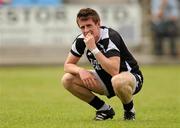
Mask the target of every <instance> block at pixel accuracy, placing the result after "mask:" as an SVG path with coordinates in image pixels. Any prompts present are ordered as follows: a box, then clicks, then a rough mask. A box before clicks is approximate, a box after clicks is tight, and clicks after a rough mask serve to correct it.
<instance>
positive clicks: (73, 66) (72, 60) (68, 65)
mask: <svg viewBox="0 0 180 128" xmlns="http://www.w3.org/2000/svg"><path fill="white" fill-rule="evenodd" d="M79 59H80V57H76V56H74V55H73V54H71V53H69V55H68V57H67V59H66V61H65V63H64V71H65V72H66V73H71V74H79V70H80V67H79V66H77V62H78V61H79Z"/></svg>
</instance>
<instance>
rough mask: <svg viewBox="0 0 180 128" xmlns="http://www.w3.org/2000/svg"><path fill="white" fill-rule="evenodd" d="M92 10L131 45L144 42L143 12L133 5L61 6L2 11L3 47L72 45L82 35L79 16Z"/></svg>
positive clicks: (0, 12) (0, 32) (0, 39)
mask: <svg viewBox="0 0 180 128" xmlns="http://www.w3.org/2000/svg"><path fill="white" fill-rule="evenodd" d="M83 7H91V8H94V9H96V10H97V11H98V13H99V14H100V17H101V20H102V25H105V26H107V27H112V28H113V29H115V30H117V31H118V32H119V33H120V34H121V35H122V37H123V38H124V40H125V42H126V43H127V44H129V45H137V44H138V43H139V42H140V41H141V20H142V19H141V9H140V7H139V6H138V5H137V4H131V5H107V6H105V5H104V6H96V5H91V6H89V5H62V6H59V7H33V8H28V7H26V8H23V7H21V8H20V7H18V8H13V7H4V8H0V45H54V44H57V45H58V44H63V45H71V44H72V42H73V40H74V39H75V37H76V36H77V35H78V34H79V33H80V31H79V28H78V27H77V25H76V14H77V12H78V11H79V9H80V8H83Z"/></svg>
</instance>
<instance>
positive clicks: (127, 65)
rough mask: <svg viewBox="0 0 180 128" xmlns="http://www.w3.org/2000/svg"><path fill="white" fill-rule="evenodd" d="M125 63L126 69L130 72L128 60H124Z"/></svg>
mask: <svg viewBox="0 0 180 128" xmlns="http://www.w3.org/2000/svg"><path fill="white" fill-rule="evenodd" d="M125 63H126V67H127V69H128V71H129V72H130V71H131V69H132V68H131V66H130V65H129V64H128V62H127V61H125Z"/></svg>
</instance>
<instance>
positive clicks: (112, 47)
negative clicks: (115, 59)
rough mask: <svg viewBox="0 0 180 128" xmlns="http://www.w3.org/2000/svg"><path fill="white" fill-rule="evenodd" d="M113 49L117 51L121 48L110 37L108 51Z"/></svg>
mask: <svg viewBox="0 0 180 128" xmlns="http://www.w3.org/2000/svg"><path fill="white" fill-rule="evenodd" d="M112 49H116V50H117V51H119V49H118V48H117V47H116V45H115V44H114V43H113V42H112V41H111V40H110V39H109V44H108V48H107V49H106V52H107V51H109V50H112ZM119 52H120V51H119Z"/></svg>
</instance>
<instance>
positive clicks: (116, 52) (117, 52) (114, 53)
mask: <svg viewBox="0 0 180 128" xmlns="http://www.w3.org/2000/svg"><path fill="white" fill-rule="evenodd" d="M112 56H119V57H120V54H119V51H117V50H115V49H112V50H109V51H108V52H107V53H106V57H108V58H109V57H112Z"/></svg>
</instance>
